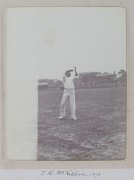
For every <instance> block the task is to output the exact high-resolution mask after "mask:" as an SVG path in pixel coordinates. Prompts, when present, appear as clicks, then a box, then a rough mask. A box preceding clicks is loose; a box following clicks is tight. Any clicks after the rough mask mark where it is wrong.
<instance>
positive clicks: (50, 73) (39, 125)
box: [5, 7, 127, 161]
mask: <svg viewBox="0 0 134 180" xmlns="http://www.w3.org/2000/svg"><path fill="white" fill-rule="evenodd" d="M5 36H6V151H7V154H6V156H7V159H11V160H37V161H114V160H125V158H126V143H127V142H126V137H127V131H126V127H127V69H126V11H125V9H124V8H121V7H51V8H50V7H38V8H37V7H34V8H32V7H31V8H30V7H29V8H9V9H8V11H7V14H6V35H5Z"/></svg>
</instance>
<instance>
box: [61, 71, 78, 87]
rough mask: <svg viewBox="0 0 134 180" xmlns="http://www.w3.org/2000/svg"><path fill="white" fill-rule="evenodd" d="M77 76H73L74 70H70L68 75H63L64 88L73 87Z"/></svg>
mask: <svg viewBox="0 0 134 180" xmlns="http://www.w3.org/2000/svg"><path fill="white" fill-rule="evenodd" d="M75 78H78V76H75V72H74V71H73V72H70V77H67V76H64V77H63V79H64V80H63V83H64V88H65V89H74V79H75Z"/></svg>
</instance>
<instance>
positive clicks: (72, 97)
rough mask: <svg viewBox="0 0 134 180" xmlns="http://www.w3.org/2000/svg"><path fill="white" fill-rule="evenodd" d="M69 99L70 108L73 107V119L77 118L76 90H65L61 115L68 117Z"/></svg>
mask: <svg viewBox="0 0 134 180" xmlns="http://www.w3.org/2000/svg"><path fill="white" fill-rule="evenodd" d="M68 97H69V99H70V107H71V117H72V118H76V116H75V109H76V104H75V90H74V89H65V90H64V93H63V97H62V101H61V107H60V115H61V116H64V117H65V116H66V100H67V98H68Z"/></svg>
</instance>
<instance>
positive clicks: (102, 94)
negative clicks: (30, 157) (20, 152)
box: [38, 88, 126, 161]
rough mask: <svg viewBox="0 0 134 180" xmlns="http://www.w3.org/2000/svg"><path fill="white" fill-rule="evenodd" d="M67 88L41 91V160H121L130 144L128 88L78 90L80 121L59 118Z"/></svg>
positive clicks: (39, 155) (39, 136)
mask: <svg viewBox="0 0 134 180" xmlns="http://www.w3.org/2000/svg"><path fill="white" fill-rule="evenodd" d="M62 94H63V92H62V91H61V90H57V91H39V95H38V96H39V110H38V160H74V161H75V160H76V161H77V160H84V161H85V160H121V159H124V158H125V148H126V88H105V89H85V90H83V89H82V90H76V107H77V108H76V116H77V121H73V120H71V119H70V108H69V103H67V114H68V117H67V118H66V119H65V120H59V119H58V116H59V108H60V102H61V99H62Z"/></svg>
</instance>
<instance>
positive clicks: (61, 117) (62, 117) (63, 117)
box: [58, 116, 66, 119]
mask: <svg viewBox="0 0 134 180" xmlns="http://www.w3.org/2000/svg"><path fill="white" fill-rule="evenodd" d="M65 117H66V116H59V117H58V119H65Z"/></svg>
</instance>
